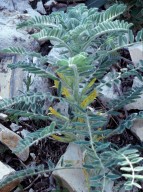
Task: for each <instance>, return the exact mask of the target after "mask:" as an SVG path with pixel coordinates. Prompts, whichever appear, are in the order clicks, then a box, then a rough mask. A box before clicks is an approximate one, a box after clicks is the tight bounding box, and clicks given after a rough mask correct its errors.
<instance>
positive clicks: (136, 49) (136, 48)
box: [129, 43, 143, 65]
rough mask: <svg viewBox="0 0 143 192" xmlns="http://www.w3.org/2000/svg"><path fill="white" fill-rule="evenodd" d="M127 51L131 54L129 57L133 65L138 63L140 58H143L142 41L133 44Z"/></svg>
mask: <svg viewBox="0 0 143 192" xmlns="http://www.w3.org/2000/svg"><path fill="white" fill-rule="evenodd" d="M129 52H130V55H131V59H132V61H133V62H134V64H135V65H137V63H139V61H140V60H143V45H142V43H138V44H135V45H133V46H131V47H129Z"/></svg>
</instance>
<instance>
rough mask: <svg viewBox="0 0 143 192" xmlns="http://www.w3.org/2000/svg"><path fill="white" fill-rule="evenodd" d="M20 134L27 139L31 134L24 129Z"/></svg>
mask: <svg viewBox="0 0 143 192" xmlns="http://www.w3.org/2000/svg"><path fill="white" fill-rule="evenodd" d="M20 133H21V135H22V137H23V138H25V137H26V136H27V135H28V134H29V133H30V132H29V131H27V130H26V129H23V130H22V131H21V132H20Z"/></svg>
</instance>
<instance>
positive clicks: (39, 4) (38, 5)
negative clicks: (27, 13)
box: [36, 1, 46, 15]
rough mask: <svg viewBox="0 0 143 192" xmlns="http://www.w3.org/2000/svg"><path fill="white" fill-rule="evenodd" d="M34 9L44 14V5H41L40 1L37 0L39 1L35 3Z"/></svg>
mask: <svg viewBox="0 0 143 192" xmlns="http://www.w3.org/2000/svg"><path fill="white" fill-rule="evenodd" d="M36 10H37V11H38V12H39V13H41V14H43V15H45V14H46V11H45V8H44V6H43V3H42V1H39V2H38V3H37V9H36Z"/></svg>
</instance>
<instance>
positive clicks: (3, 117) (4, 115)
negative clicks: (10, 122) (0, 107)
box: [0, 113, 8, 120]
mask: <svg viewBox="0 0 143 192" xmlns="http://www.w3.org/2000/svg"><path fill="white" fill-rule="evenodd" d="M7 117H8V116H7V115H6V114H4V113H0V119H1V120H6V118H7Z"/></svg>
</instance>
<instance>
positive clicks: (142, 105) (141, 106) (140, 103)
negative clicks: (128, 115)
mask: <svg viewBox="0 0 143 192" xmlns="http://www.w3.org/2000/svg"><path fill="white" fill-rule="evenodd" d="M142 84H143V82H142V81H140V80H139V79H138V78H137V77H135V78H134V80H133V86H132V88H133V89H134V88H136V87H141V86H142ZM126 109H127V110H131V109H138V110H143V92H142V94H141V95H140V98H138V99H136V101H135V102H132V103H129V104H128V105H126Z"/></svg>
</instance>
